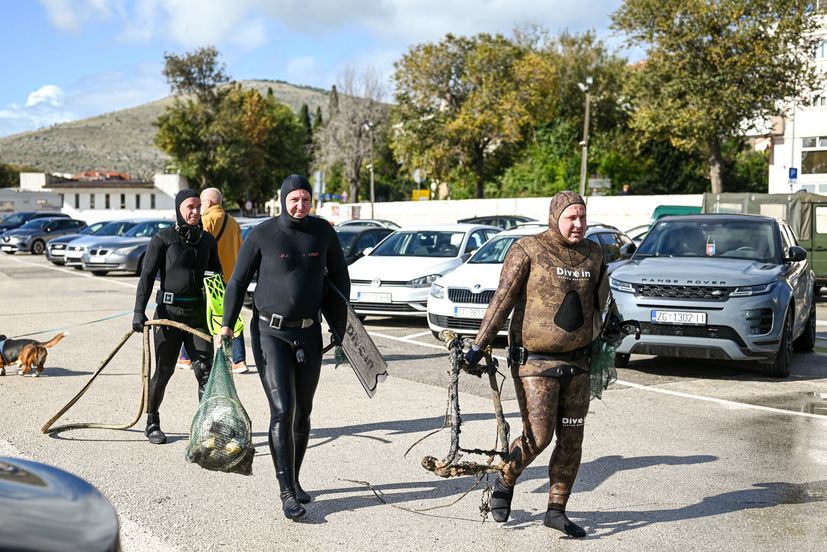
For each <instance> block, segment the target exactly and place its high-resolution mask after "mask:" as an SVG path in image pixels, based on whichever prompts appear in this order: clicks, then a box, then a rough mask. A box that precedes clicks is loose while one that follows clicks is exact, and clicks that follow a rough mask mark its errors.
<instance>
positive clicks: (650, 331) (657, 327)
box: [640, 322, 747, 347]
mask: <svg viewBox="0 0 827 552" xmlns="http://www.w3.org/2000/svg"><path fill="white" fill-rule="evenodd" d="M640 333H642V334H643V335H660V336H669V337H700V338H703V339H728V340H730V341H734V342H735V343H737V344H738V346H739V347H746V346H747V344H746V343H744V340H743V339H741V336H740V335H738V332H736V331H735V330H734V329H732V328H730V327H729V326H688V325H684V324H652V323H651V322H642V323H641V324H640Z"/></svg>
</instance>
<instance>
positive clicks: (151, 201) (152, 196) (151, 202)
mask: <svg viewBox="0 0 827 552" xmlns="http://www.w3.org/2000/svg"><path fill="white" fill-rule="evenodd" d="M149 208H150V209H154V208H155V194H149Z"/></svg>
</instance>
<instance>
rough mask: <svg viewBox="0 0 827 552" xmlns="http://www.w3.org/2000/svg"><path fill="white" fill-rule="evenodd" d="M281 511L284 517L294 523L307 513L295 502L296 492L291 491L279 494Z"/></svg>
mask: <svg viewBox="0 0 827 552" xmlns="http://www.w3.org/2000/svg"><path fill="white" fill-rule="evenodd" d="M281 510H282V511H283V512H284V517H286V518H287V519H292V520H294V521H295V520H297V519H299V518H300V517H302V516H303V515H304V514H306V513H307V510H305V509H304V508H303V507H302V505H301V504H299V501H298V500H296V492H295V491H294V490H293V489H289V490H286V491H282V492H281Z"/></svg>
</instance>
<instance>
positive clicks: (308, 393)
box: [250, 311, 322, 492]
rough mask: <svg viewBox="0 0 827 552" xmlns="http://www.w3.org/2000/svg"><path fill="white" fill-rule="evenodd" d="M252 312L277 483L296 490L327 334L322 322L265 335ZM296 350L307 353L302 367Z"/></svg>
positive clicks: (266, 331)
mask: <svg viewBox="0 0 827 552" xmlns="http://www.w3.org/2000/svg"><path fill="white" fill-rule="evenodd" d="M260 324H261V325H264V323H263V322H260V321H259V318H258V313H256V312H255V311H254V312H253V323H252V324H251V325H250V341H251V343H252V346H253V356H254V358H255V361H256V367H257V368H258V375H259V378H261V385H262V387H263V388H264V393H265V395H267V401H268V403H269V405H270V427H269V431H268V443H269V445H270V454H271V456H272V458H273V466H274V467H275V469H276V479H278V482H279V488H280V490H281V491H282V492H284V491H289V490H293V489H295V485H296V482H297V481H298V478H299V471H300V469H301V465H302V462H303V460H304V454H305V451H306V450H307V443H308V441H309V440H310V413H311V412H312V410H313V396H314V395H315V394H316V387H317V386H318V384H319V376H320V374H321V369H322V354H321V352H322V334H321V329H320V327H319V324H314V325H313V326H311V327H310V328H307V329H291V330H279V331H275V330H271V329H269V328H267V326H266V325H265V326H264V331H263V332H262V331H261V329H260V327H259V325H260ZM296 347H300V348H302V349H303V350H304V355H305V361H304V362H303V363H299V362H298V360H297V358H296Z"/></svg>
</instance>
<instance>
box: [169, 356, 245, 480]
mask: <svg viewBox="0 0 827 552" xmlns="http://www.w3.org/2000/svg"><path fill="white" fill-rule="evenodd" d="M229 343H230V341H229V340H228V341H226V342H225V344H224V347H222V348H219V349H218V350H217V351H216V352H215V358H214V359H213V363H212V371H211V372H210V379H209V380H208V381H207V385H206V387H205V388H204V395H203V396H202V397H201V402H200V403H199V405H198V410H197V411H196V412H195V417H194V418H193V419H192V426H191V427H190V442H189V445H187V450H186V451H185V453H184V457H185V458H186V459H187V462H193V463H195V464H198V465H199V466H201V467H202V468H204V469H206V470H213V471H223V472H230V473H240V474H241V475H251V474H252V473H253V456H254V455H255V448H254V447H253V431H252V427H251V425H250V417H249V416H248V415H247V412H246V411H245V410H244V407H243V406H242V405H241V402H240V401H239V400H238V393H236V390H235V384H234V383H233V376H232V374H231V373H230V367H229V362H228V361H227V358H228V355H229V351H230V347H229Z"/></svg>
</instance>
